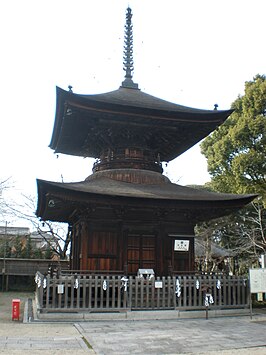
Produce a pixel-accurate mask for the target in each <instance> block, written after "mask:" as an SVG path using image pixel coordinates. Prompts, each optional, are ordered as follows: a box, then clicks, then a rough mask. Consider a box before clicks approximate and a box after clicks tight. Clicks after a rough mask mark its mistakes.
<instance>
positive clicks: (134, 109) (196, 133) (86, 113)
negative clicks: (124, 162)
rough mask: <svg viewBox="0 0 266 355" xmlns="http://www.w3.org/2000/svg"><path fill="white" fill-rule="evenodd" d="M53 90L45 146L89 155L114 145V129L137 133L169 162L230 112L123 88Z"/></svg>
mask: <svg viewBox="0 0 266 355" xmlns="http://www.w3.org/2000/svg"><path fill="white" fill-rule="evenodd" d="M56 94H57V104H56V116H55V123H54V129H53V134H52V139H51V143H50V147H51V148H52V149H54V150H55V152H57V153H64V154H70V155H77V156H86V157H93V158H98V157H99V156H100V154H101V153H102V150H103V146H104V145H107V144H109V145H110V146H112V145H116V144H118V143H119V142H118V141H119V139H118V138H117V137H118V136H119V134H120V135H121V136H122V135H123V132H125V131H127V132H134V134H135V135H136V134H140V135H141V136H142V138H143V140H144V141H145V144H147V146H148V147H149V148H150V149H152V150H153V151H154V154H156V155H157V154H159V155H160V158H161V161H170V160H172V159H174V158H175V157H177V156H178V155H180V154H182V153H183V152H185V151H186V150H187V149H189V148H190V147H192V146H193V145H194V144H196V143H197V142H199V141H200V140H201V139H203V138H204V137H206V136H207V135H208V134H210V133H211V132H212V131H213V130H214V129H215V128H216V127H218V126H219V125H220V124H222V123H223V122H224V121H225V120H226V118H227V117H228V116H229V115H230V114H231V113H232V110H226V111H218V110H201V109H195V108H191V107H186V106H181V105H177V104H174V103H172V102H168V101H165V100H162V99H159V98H156V97H154V96H152V95H149V94H146V93H144V92H142V91H141V90H139V89H134V88H126V87H120V88H119V89H118V90H115V91H111V92H107V93H103V94H97V95H80V94H74V93H72V92H69V91H65V90H63V89H61V88H58V87H57V92H56ZM112 139H113V140H112ZM107 142H108V143H107Z"/></svg>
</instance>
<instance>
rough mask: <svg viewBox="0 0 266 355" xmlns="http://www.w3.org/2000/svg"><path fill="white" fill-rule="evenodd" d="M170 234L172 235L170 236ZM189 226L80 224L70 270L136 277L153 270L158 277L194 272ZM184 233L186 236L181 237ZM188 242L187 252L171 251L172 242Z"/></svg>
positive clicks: (76, 229) (90, 222) (75, 232)
mask: <svg viewBox="0 0 266 355" xmlns="http://www.w3.org/2000/svg"><path fill="white" fill-rule="evenodd" d="M173 231H174V232H175V233H174V234H173ZM192 231H193V228H191V226H189V227H187V228H184V226H183V227H181V226H178V225H173V224H172V225H171V226H170V227H169V226H167V225H165V224H162V223H161V224H157V225H154V224H151V223H150V224H146V225H134V224H132V223H127V222H126V221H124V222H121V221H114V222H113V223H104V222H103V221H101V223H99V222H95V221H80V222H79V223H77V224H76V226H75V228H74V230H73V241H72V244H73V245H72V264H71V268H72V269H73V270H83V271H92V272H109V273H112V272H113V273H115V272H118V271H120V272H121V271H123V272H125V273H126V274H128V275H136V274H137V271H138V269H140V268H141V269H154V271H155V274H156V275H158V276H162V275H164V276H168V275H170V274H171V273H178V272H179V273H184V272H191V271H193V270H194V237H193V235H192V234H193V233H192ZM184 232H186V234H185V233H184ZM177 239H180V240H189V250H188V251H175V250H174V243H175V240H177Z"/></svg>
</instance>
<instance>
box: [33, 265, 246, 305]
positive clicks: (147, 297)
mask: <svg viewBox="0 0 266 355" xmlns="http://www.w3.org/2000/svg"><path fill="white" fill-rule="evenodd" d="M35 282H36V295H37V301H38V307H39V310H40V311H41V312H108V311H123V310H145V309H146V310H161V309H180V310H193V309H195V310H197V309H205V308H206V306H211V308H212V309H226V308H246V307H248V305H249V290H248V282H247V280H246V279H244V278H242V277H236V276H207V275H206V276H205V275H204V276H202V275H200V276H178V277H173V276H169V277H161V278H159V277H156V278H151V279H149V278H148V279H145V278H138V277H136V276H134V277H133V276H130V277H128V278H127V277H123V276H118V275H115V276H111V275H110V276H107V275H104V276H103V275H62V276H59V277H58V278H56V277H53V278H51V277H50V276H49V275H48V276H46V277H45V276H44V275H42V274H41V273H39V272H37V273H36V276H35Z"/></svg>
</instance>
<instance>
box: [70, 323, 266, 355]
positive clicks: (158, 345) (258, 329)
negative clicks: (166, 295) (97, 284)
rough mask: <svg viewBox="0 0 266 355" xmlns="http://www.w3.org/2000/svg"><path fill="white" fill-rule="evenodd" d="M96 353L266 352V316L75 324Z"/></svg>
mask: <svg viewBox="0 0 266 355" xmlns="http://www.w3.org/2000/svg"><path fill="white" fill-rule="evenodd" d="M76 326H77V327H79V329H80V332H81V333H82V334H83V335H84V336H85V337H86V339H87V340H88V342H89V343H90V344H91V345H92V347H93V349H94V351H95V352H96V354H116V355H119V354H158V355H159V354H211V353H212V354H218V353H219V354H228V355H229V354H248V355H251V354H260V355H262V354H266V318H264V317H263V318H261V317H259V318H258V317H255V318H253V320H251V319H250V317H247V316H245V317H223V318H212V319H208V320H206V319H177V320H156V321H153V320H149V321H104V322H102V321H94V322H84V323H79V324H78V325H76Z"/></svg>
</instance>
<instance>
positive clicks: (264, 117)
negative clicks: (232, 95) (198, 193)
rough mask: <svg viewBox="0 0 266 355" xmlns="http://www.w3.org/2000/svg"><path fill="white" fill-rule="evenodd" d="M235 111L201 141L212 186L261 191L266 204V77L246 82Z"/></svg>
mask: <svg viewBox="0 0 266 355" xmlns="http://www.w3.org/2000/svg"><path fill="white" fill-rule="evenodd" d="M232 108H233V109H234V112H233V113H232V115H231V116H230V117H229V118H228V119H227V120H226V121H225V123H224V124H223V125H221V126H220V127H219V128H218V129H217V130H216V131H214V132H213V133H212V134H211V135H210V136H208V137H207V138H206V139H205V140H204V141H203V142H202V144H201V151H202V153H203V154H204V155H205V157H206V158H207V161H208V171H209V173H210V175H211V177H212V181H211V185H212V187H213V188H214V189H215V190H217V191H221V192H231V193H258V194H259V195H261V196H262V197H263V200H264V203H265V204H266V77H265V76H264V75H257V76H256V77H255V78H254V80H253V81H248V82H246V83H245V94H244V95H243V96H239V97H238V98H237V99H236V100H235V102H233V104H232Z"/></svg>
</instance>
